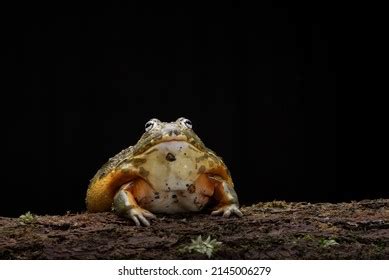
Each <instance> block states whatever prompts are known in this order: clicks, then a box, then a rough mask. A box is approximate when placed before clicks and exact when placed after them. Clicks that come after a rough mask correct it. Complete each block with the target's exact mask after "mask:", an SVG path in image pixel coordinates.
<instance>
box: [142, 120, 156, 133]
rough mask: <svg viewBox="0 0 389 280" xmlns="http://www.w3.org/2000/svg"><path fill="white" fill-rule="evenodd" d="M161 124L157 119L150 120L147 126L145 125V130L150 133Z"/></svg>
mask: <svg viewBox="0 0 389 280" xmlns="http://www.w3.org/2000/svg"><path fill="white" fill-rule="evenodd" d="M158 122H159V120H157V119H151V120H149V121H148V122H147V123H146V124H145V130H146V131H150V130H151V129H153V128H154V127H155V126H156V125H157V123H158Z"/></svg>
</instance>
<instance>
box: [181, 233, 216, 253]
mask: <svg viewBox="0 0 389 280" xmlns="http://www.w3.org/2000/svg"><path fill="white" fill-rule="evenodd" d="M191 240H192V243H191V244H189V245H186V246H185V247H183V248H182V249H181V250H180V251H181V252H189V253H191V252H193V251H194V252H197V253H200V254H204V255H207V256H208V258H211V256H212V254H213V253H214V252H215V251H216V250H218V249H219V247H220V245H221V244H222V242H219V241H217V240H216V239H211V236H209V235H208V238H207V239H205V240H203V238H202V237H201V235H199V236H198V237H197V238H196V239H191Z"/></svg>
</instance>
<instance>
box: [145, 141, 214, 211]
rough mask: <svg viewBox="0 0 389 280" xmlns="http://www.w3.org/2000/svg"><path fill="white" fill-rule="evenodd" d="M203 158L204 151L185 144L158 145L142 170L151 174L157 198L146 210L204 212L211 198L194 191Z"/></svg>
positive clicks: (151, 152)
mask: <svg viewBox="0 0 389 280" xmlns="http://www.w3.org/2000/svg"><path fill="white" fill-rule="evenodd" d="M203 155H204V153H203V152H200V151H199V150H197V149H196V148H194V147H193V146H191V145H190V144H189V143H187V142H184V141H170V142H164V143H161V144H158V145H156V146H154V147H153V149H152V150H150V153H148V155H147V161H146V162H145V163H144V164H143V165H142V167H143V168H144V169H145V170H147V171H148V175H147V181H148V183H149V184H150V185H151V187H152V188H153V189H154V191H155V195H154V198H152V199H151V201H149V202H148V203H147V204H144V205H142V207H144V208H146V209H148V210H150V211H151V212H156V213H158V212H164V213H178V212H188V211H199V210H201V209H202V208H203V207H204V206H205V204H206V203H207V202H208V200H209V198H208V197H207V196H204V195H203V194H201V193H198V192H195V191H192V192H191V191H190V190H191V186H193V185H194V184H195V181H196V179H197V178H198V177H199V175H200V173H201V172H200V168H201V163H200V162H199V160H198V159H199V158H201V157H202V156H203ZM196 159H197V160H196ZM203 167H204V166H203Z"/></svg>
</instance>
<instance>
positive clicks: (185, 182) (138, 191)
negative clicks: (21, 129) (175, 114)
mask: <svg viewBox="0 0 389 280" xmlns="http://www.w3.org/2000/svg"><path fill="white" fill-rule="evenodd" d="M189 124H190V122H189V121H188V120H187V119H185V118H179V119H177V120H176V121H175V122H170V123H166V122H161V121H159V120H157V119H152V120H150V121H149V122H148V123H146V132H145V133H144V134H143V135H142V137H141V138H140V140H139V141H138V143H137V144H136V145H135V146H130V147H128V148H127V149H125V150H123V151H121V152H120V153H118V154H117V155H116V156H114V157H112V158H110V159H109V161H108V162H107V163H106V164H105V165H103V166H102V167H101V168H100V170H98V171H97V173H96V175H95V176H94V177H93V178H92V180H91V182H90V185H89V187H88V191H87V196H86V205H87V210H88V211H89V212H102V211H109V210H110V209H113V210H114V211H115V212H116V213H117V214H119V215H121V216H124V217H127V218H130V219H131V220H133V221H134V223H135V224H136V225H146V226H148V225H150V222H149V219H154V218H155V216H154V214H153V213H180V212H198V211H201V210H203V209H204V208H205V207H208V206H210V207H212V206H213V208H214V211H213V212H212V214H213V215H219V214H220V215H223V216H225V217H228V216H230V215H232V214H235V215H237V216H241V215H242V213H241V212H240V211H239V209H238V207H239V203H238V197H237V195H236V192H235V190H234V184H233V182H232V179H231V176H230V172H229V171H228V169H227V167H226V165H225V164H224V163H223V161H222V159H221V158H220V157H218V156H217V155H216V154H215V153H214V152H213V151H212V150H210V149H208V148H206V147H205V146H204V144H203V142H202V141H201V140H200V138H199V137H198V136H197V135H196V134H195V133H194V131H193V130H192V129H191V125H189Z"/></svg>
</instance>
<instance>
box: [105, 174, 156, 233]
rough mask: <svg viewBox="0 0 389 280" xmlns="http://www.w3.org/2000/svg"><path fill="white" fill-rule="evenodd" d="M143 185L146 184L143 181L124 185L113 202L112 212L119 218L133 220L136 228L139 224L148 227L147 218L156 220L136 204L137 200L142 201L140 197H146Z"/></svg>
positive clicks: (145, 188) (145, 189)
mask: <svg viewBox="0 0 389 280" xmlns="http://www.w3.org/2000/svg"><path fill="white" fill-rule="evenodd" d="M145 184H147V183H145V182H144V181H143V180H142V181H139V180H138V181H132V182H129V183H127V184H124V185H123V186H122V187H121V188H120V190H119V191H118V192H117V193H116V195H115V197H114V201H113V207H112V208H113V210H114V211H115V212H116V213H118V214H119V215H120V216H123V217H126V218H129V219H131V220H133V221H134V222H135V224H136V225H137V226H140V225H141V224H143V225H145V226H150V222H149V221H148V220H147V218H149V219H155V218H156V216H155V215H154V214H153V213H151V212H150V211H148V210H146V209H143V208H141V207H140V206H139V205H138V203H137V199H138V200H139V199H142V197H144V196H146V195H147V191H148V190H147V186H144V185H145ZM136 198H137V199H136Z"/></svg>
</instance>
